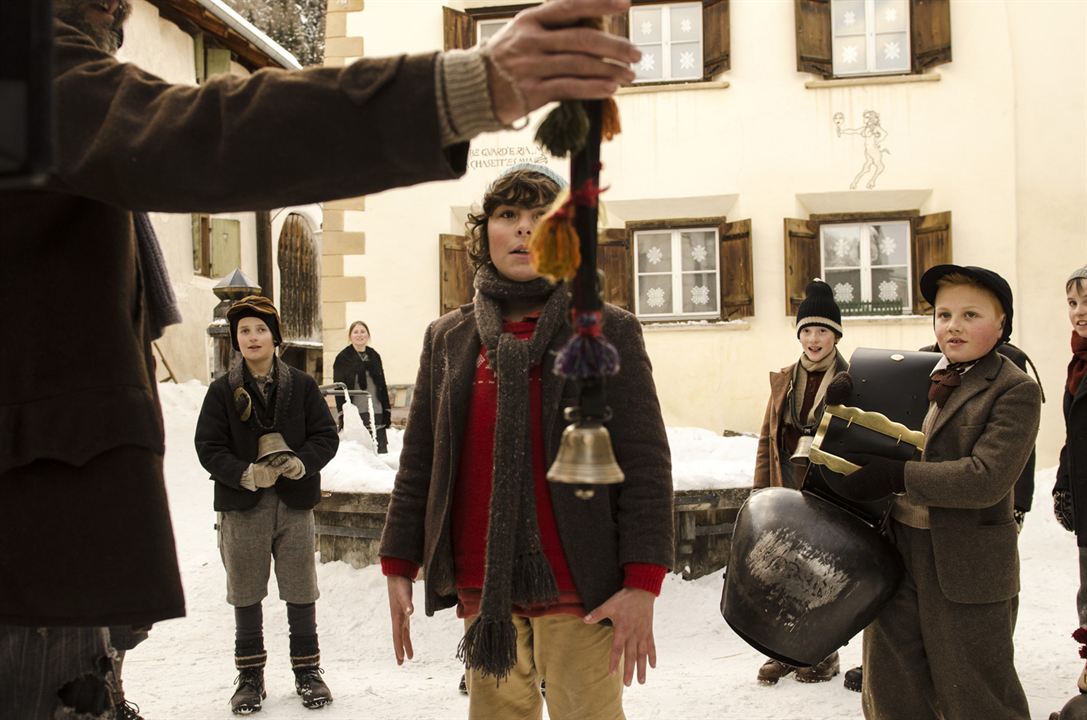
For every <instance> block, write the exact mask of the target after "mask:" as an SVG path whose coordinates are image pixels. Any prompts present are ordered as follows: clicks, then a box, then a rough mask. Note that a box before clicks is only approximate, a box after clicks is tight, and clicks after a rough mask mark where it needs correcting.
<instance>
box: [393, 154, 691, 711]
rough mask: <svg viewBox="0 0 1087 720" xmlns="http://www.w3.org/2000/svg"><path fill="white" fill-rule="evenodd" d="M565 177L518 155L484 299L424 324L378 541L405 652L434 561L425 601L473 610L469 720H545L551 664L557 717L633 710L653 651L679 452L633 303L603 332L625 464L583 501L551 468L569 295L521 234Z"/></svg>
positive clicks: (479, 279) (500, 185) (480, 232)
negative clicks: (616, 477)
mask: <svg viewBox="0 0 1087 720" xmlns="http://www.w3.org/2000/svg"><path fill="white" fill-rule="evenodd" d="M561 183H562V181H561V180H560V179H559V178H558V177H557V176H556V175H555V174H554V173H553V172H552V171H551V170H550V169H548V168H546V167H544V166H539V165H529V166H523V167H515V168H512V169H511V170H510V171H508V172H507V174H505V175H503V176H502V177H500V178H499V179H498V180H496V181H495V182H494V183H493V184H492V186H491V188H490V189H489V190H488V192H487V195H486V196H485V198H484V202H483V212H482V213H480V214H478V215H474V216H472V217H471V221H470V226H471V228H472V238H473V239H472V241H470V246H469V248H470V253H471V256H472V258H473V260H474V262H475V263H477V269H476V279H475V287H476V299H475V302H474V303H473V304H471V305H465V306H464V307H462V308H460V309H459V310H454V311H453V312H450V313H447V314H446V315H443V316H442V317H441V318H439V319H438V320H436V321H434V323H432V324H431V325H430V327H429V328H428V329H427V333H426V338H425V340H424V345H423V355H422V358H421V359H420V367H419V377H418V380H417V381H416V385H415V396H414V399H413V400H412V405H411V411H410V414H409V416H408V424H407V429H406V431H405V433H404V450H403V453H402V455H401V457H400V471H399V472H398V474H397V477H396V484H395V487H394V488H393V493H392V499H391V501H390V504H389V511H388V516H387V518H386V522H385V530H384V534H383V535H382V538H381V563H382V570H383V571H384V573H385V575H386V576H387V578H388V584H389V608H390V612H391V616H392V630H393V646H394V650H395V653H396V659H397V662H403V659H404V656H405V655H406V656H407V657H409V658H410V657H411V656H412V648H411V636H410V631H409V627H410V626H409V619H410V616H411V613H412V611H413V606H412V584H411V581H412V579H413V578H414V577H415V575H416V574H417V572H418V570H419V568H420V567H422V568H423V570H424V575H425V585H424V591H423V592H424V597H425V601H426V613H427V614H428V615H432V614H433V613H434V612H435V611H437V610H441V609H443V608H447V607H452V606H456V608H457V615H458V617H461V618H463V619H464V620H465V624H466V634H465V640H464V642H463V643H462V649H463V651H464V652H463V654H462V657H463V658H464V659H465V660H466V662H467V665H468V673H467V681H468V690H469V710H468V716H469V718H470V719H472V720H476V719H478V720H484V719H485V720H522V719H523V718H534V717H535V718H538V717H540V716H541V713H542V706H543V698H542V697H541V693H540V682H541V680H543V679H545V678H546V681H547V698H546V702H547V707H548V715H549V717H551V718H553V719H554V720H575V719H577V720H582V719H583V718H593V719H594V720H621V718H622V717H623V710H622V688H623V685H622V682H623V681H624V680H625V682H626V684H628V685H629V684H630V682H631V681H632V678H633V675H634V673H635V670H636V671H637V676H638V680H639V682H645V673H646V664H647V662H648V664H649V665H651V666H653V665H655V664H656V650H655V648H654V643H653V606H654V600H655V597H656V595H657V594H658V593H659V592H660V586H661V582H662V581H663V579H664V575H665V573H666V571H667V569H668V568H669V567H670V565H671V562H672V475H671V462H670V457H669V452H668V441H667V437H666V435H665V431H664V422H663V420H662V419H661V413H660V406H659V404H658V402H657V396H656V391H655V389H654V386H653V377H652V371H651V368H650V365H649V359H648V357H646V353H645V347H644V345H643V343H642V336H641V326H640V324H639V323H638V320H637V319H636V318H635V317H634V316H633V315H631V314H630V313H628V312H626V311H624V310H620V309H619V308H616V307H614V306H611V305H607V306H605V309H604V332H605V333H606V334H607V336H608V338H609V339H610V340H611V341H612V342H613V343H614V344H615V346H616V348H617V349H618V350H619V354H620V358H621V369H620V371H619V374H618V375H616V376H615V377H612V378H608V402H609V404H610V406H611V409H612V411H613V413H614V416H613V418H612V419H611V421H610V422H609V423H608V426H607V427H608V431H609V432H610V433H611V440H612V445H613V447H614V450H615V457H616V460H617V461H618V463H619V466H620V467H621V468H622V470H623V473H624V474H625V475H626V479H625V481H624V482H623V483H622V484H619V485H608V486H601V487H600V488H598V489H597V490H596V493H595V494H594V495H593V497H592V498H590V499H582V498H579V497H578V496H577V495H576V494H575V493H576V487H575V486H572V485H564V484H560V483H551V482H548V481H547V480H546V478H545V473H546V469H547V468H548V467H550V465H551V464H552V462H553V461H554V459H555V455H556V452H557V451H558V442H559V437H560V435H561V434H562V431H563V429H564V428H565V426H566V421H565V420H564V419H563V408H565V407H567V406H570V405H572V404H574V401H575V397H576V394H575V393H576V387H575V384H574V383H573V382H572V381H568V380H566V379H564V378H563V377H561V376H559V375H556V374H555V373H554V372H553V370H552V368H553V365H554V355H555V351H556V350H558V349H559V348H561V347H562V346H563V345H564V344H565V342H566V341H567V339H569V337H570V335H571V330H570V327H569V325H568V323H567V317H568V316H569V298H568V294H567V290H566V287H565V285H563V284H560V285H558V286H553V285H551V284H550V283H548V282H547V281H546V280H544V279H543V278H541V277H540V276H539V274H538V273H536V271H535V270H534V269H533V267H532V266H531V265H530V264H529V261H528V254H527V252H526V245H527V242H528V237H529V235H530V233H531V231H532V228H533V226H534V225H535V223H536V221H537V220H538V219H539V217H540V216H541V215H542V214H543V213H544V212H545V210H546V208H547V206H548V204H549V203H550V202H551V200H552V199H553V198H554V197H555V195H556V193H557V192H558V190H559V187H560V184H561ZM605 620H610V625H609V624H605V623H604V622H603V621H605ZM481 638H482V639H481ZM621 666H625V667H624V668H623V670H624V672H622V673H619V672H617V671H618V669H619V668H620V667H621ZM496 678H497V679H498V681H497V682H496Z"/></svg>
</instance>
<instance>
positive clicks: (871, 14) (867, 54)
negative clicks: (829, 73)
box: [830, 0, 913, 77]
mask: <svg viewBox="0 0 1087 720" xmlns="http://www.w3.org/2000/svg"><path fill="white" fill-rule="evenodd" d="M835 5H837V0H830V13H831V38H830V45H831V52H833V53H834V56H833V57H834V59H835V60H836V59H837V58H838V51H839V49H840V46H839V44H838V43H839V37H840V36H839V35H837V34H836V33H835V32H834V17H835ZM909 7H910V4H909V2H907V3H906V29H905V33H906V43H905V48H903V53H904V54H905V58H906V67H905V68H901V69H898V70H876V69H874V68H875V62H876V54H877V52H878V50H877V48H876V23H875V13H876V0H864V59H865V65H866V67H865V68H864V69H863V70H857V71H854V72H846V71H842V70H839V69H838V68H837V65H838V64H837V63H836V62H833V61H832V62H831V67H832V68H834V77H858V76H869V75H908V74H909V73H910V72H912V69H913V55H912V53H913V42H912V38H913V35H912V34H911V33H912V31H913V28H912V27H911V26H910V19H911V18H910V13H909ZM858 36H859V34H858V35H855V36H850V37H858Z"/></svg>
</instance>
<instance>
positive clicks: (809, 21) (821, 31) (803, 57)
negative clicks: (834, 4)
mask: <svg viewBox="0 0 1087 720" xmlns="http://www.w3.org/2000/svg"><path fill="white" fill-rule="evenodd" d="M795 15H796V69H797V70H799V71H800V72H809V73H815V74H816V75H822V76H823V77H827V78H828V77H832V76H833V75H834V43H833V40H832V32H831V25H830V0H796V12H795Z"/></svg>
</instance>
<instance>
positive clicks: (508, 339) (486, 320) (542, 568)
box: [457, 265, 569, 679]
mask: <svg viewBox="0 0 1087 720" xmlns="http://www.w3.org/2000/svg"><path fill="white" fill-rule="evenodd" d="M475 288H476V290H477V291H478V292H477V293H476V300H475V313H476V323H477V325H478V326H479V338H480V340H481V342H482V343H483V345H484V347H486V348H487V358H488V360H489V361H490V363H491V368H492V369H493V370H494V373H495V377H496V378H497V381H498V412H497V418H498V422H497V423H495V430H494V460H493V463H494V464H493V468H492V474H493V478H494V484H493V488H492V490H491V506H490V516H489V527H488V530H487V559H486V563H485V565H484V574H483V597H482V599H481V601H480V610H479V617H478V618H477V619H476V621H475V622H474V623H473V624H472V626H471V627H470V628H469V629H468V631H467V632H466V633H465V634H464V638H463V639H462V640H461V643H460V647H459V648H458V649H457V657H459V658H460V659H461V660H462V661H463V662H464V663H465V664H466V665H467V666H468V667H470V668H473V669H475V670H479V671H480V672H481V673H483V674H484V675H493V676H495V677H496V678H499V679H501V678H503V677H505V676H507V675H509V672H510V670H511V669H512V668H513V666H514V664H515V663H516V662H517V630H516V628H515V627H514V625H513V620H512V616H511V609H512V604H513V603H518V604H521V605H551V604H554V603H555V602H556V601H557V600H558V596H559V592H558V586H557V585H556V583H555V576H554V573H552V571H551V566H550V565H549V564H548V562H547V556H546V555H545V554H544V551H543V547H542V545H541V543H540V528H539V525H538V523H537V517H536V495H535V492H536V491H535V487H534V479H533V477H532V441H531V438H530V437H529V428H530V427H531V423H530V420H529V377H530V373H531V369H532V367H533V366H534V365H537V364H539V363H540V361H541V360H542V359H543V355H544V352H545V351H546V350H547V348H548V346H549V345H550V344H551V340H552V339H553V338H554V337H555V334H556V333H557V332H558V331H559V330H560V329H561V328H562V327H563V325H564V324H565V322H566V314H567V308H568V307H569V297H568V295H567V292H566V288H565V286H563V285H559V286H557V287H555V286H552V285H551V284H550V283H548V282H547V281H546V280H544V279H542V278H540V279H537V280H532V281H530V282H523V283H522V282H514V281H512V280H507V279H505V278H503V277H502V276H500V275H499V274H498V273H497V272H496V271H495V270H494V268H493V267H491V266H490V265H485V266H483V267H481V268H480V269H479V270H478V271H477V272H476V278H475ZM525 298H540V299H541V300H544V299H545V298H546V302H545V304H544V308H543V312H542V313H541V315H540V319H539V320H538V321H537V323H536V329H535V331H534V332H533V335H532V338H531V339H530V340H528V341H527V342H525V341H523V340H518V339H517V338H516V337H515V336H514V335H512V334H511V333H504V332H503V331H502V323H503V320H502V301H503V300H509V299H525Z"/></svg>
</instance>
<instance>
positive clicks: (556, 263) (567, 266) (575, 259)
mask: <svg viewBox="0 0 1087 720" xmlns="http://www.w3.org/2000/svg"><path fill="white" fill-rule="evenodd" d="M574 213H575V210H574V201H573V198H572V196H571V195H570V194H569V193H562V194H561V195H559V197H557V198H556V199H555V202H554V204H553V205H552V206H551V209H550V210H549V211H548V212H547V215H545V216H544V217H543V218H541V219H540V221H539V222H538V223H536V227H535V228H534V229H533V230H532V236H531V237H530V238H529V240H528V252H529V255H530V257H531V259H532V267H534V268H535V269H536V272H538V273H540V274H541V275H543V276H544V277H545V278H547V279H548V280H550V281H551V282H557V281H559V280H568V279H570V278H572V277H574V275H576V274H577V269H578V266H579V265H581V250H580V249H579V247H578V245H579V241H578V236H577V231H575V230H574Z"/></svg>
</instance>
